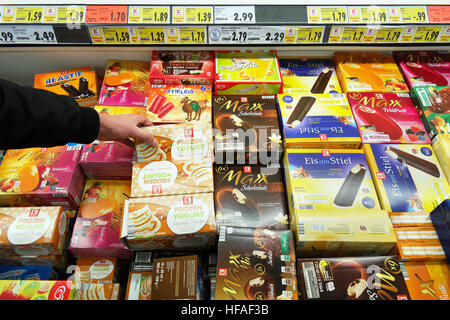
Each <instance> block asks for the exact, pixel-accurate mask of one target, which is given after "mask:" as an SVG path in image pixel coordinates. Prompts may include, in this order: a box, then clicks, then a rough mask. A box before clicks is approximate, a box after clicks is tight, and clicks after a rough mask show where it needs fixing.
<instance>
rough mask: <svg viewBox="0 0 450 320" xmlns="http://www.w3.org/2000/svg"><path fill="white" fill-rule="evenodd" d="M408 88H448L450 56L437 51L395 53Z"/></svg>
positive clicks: (449, 83)
mask: <svg viewBox="0 0 450 320" xmlns="http://www.w3.org/2000/svg"><path fill="white" fill-rule="evenodd" d="M394 58H395V60H396V61H397V63H398V66H399V68H400V71H401V72H402V74H403V78H404V79H405V81H406V83H407V84H408V87H409V88H410V89H411V88H412V87H421V86H429V87H435V86H450V54H448V53H440V52H438V51H396V52H394Z"/></svg>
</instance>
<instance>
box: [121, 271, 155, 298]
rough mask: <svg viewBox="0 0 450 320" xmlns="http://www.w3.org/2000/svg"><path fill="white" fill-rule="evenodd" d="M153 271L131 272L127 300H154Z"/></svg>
mask: <svg viewBox="0 0 450 320" xmlns="http://www.w3.org/2000/svg"><path fill="white" fill-rule="evenodd" d="M152 276H153V271H130V273H129V275H128V284H127V293H126V296H125V300H151V299H152Z"/></svg>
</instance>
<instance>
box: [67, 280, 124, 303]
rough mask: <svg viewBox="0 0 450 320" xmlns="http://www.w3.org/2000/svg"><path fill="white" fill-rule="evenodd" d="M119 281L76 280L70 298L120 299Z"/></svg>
mask: <svg viewBox="0 0 450 320" xmlns="http://www.w3.org/2000/svg"><path fill="white" fill-rule="evenodd" d="M119 294H120V284H119V283H89V284H81V283H78V282H74V283H73V285H72V290H71V291H70V297H69V300H119Z"/></svg>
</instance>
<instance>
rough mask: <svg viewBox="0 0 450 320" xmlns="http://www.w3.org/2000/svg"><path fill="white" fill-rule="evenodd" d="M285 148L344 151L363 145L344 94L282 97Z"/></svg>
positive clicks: (288, 95)
mask: <svg viewBox="0 0 450 320" xmlns="http://www.w3.org/2000/svg"><path fill="white" fill-rule="evenodd" d="M278 103H279V111H280V112H279V113H280V116H281V119H280V120H281V124H282V129H283V139H284V144H285V148H291V149H299V148H345V149H354V148H359V146H360V145H361V138H360V136H359V132H358V127H357V126H356V122H355V119H354V117H353V114H352V109H351V108H350V106H349V104H348V100H347V97H346V96H345V94H339V93H338V94H280V95H278Z"/></svg>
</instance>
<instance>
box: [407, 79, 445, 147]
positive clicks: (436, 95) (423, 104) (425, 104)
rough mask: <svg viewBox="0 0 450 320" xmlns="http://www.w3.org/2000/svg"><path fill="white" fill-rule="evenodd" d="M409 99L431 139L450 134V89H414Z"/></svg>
mask: <svg viewBox="0 0 450 320" xmlns="http://www.w3.org/2000/svg"><path fill="white" fill-rule="evenodd" d="M411 98H412V99H413V101H414V104H415V106H416V108H417V111H418V112H419V115H420V117H421V118H422V121H423V123H424V125H425V128H426V129H427V132H428V134H429V135H430V138H431V139H433V138H434V137H435V136H436V135H438V134H450V87H414V88H412V91H411Z"/></svg>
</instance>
